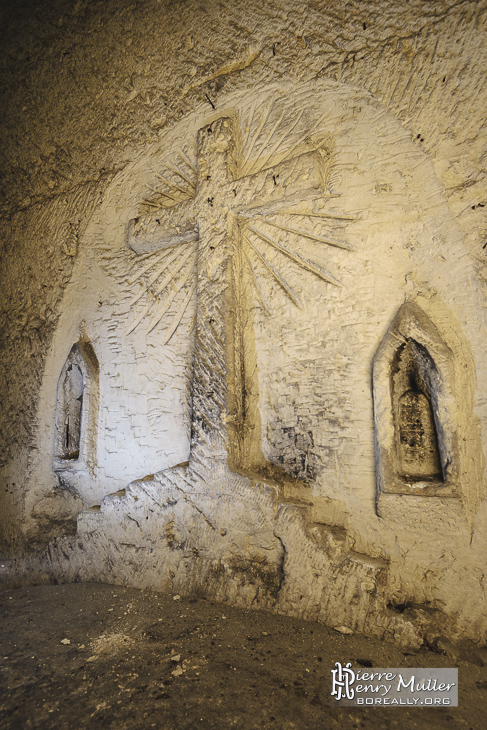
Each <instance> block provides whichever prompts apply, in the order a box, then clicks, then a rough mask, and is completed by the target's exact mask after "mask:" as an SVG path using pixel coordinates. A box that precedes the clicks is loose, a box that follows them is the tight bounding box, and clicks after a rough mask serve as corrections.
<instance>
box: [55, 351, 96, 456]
mask: <svg viewBox="0 0 487 730" xmlns="http://www.w3.org/2000/svg"><path fill="white" fill-rule="evenodd" d="M98 371H99V368H98V360H97V357H96V355H95V351H94V350H93V347H92V345H91V343H90V342H88V341H87V340H80V341H79V342H77V343H76V344H74V345H73V347H72V348H71V350H70V352H69V355H68V357H67V358H66V362H65V363H64V367H63V369H62V371H61V375H60V377H59V381H58V388H57V399H56V437H55V444H54V464H55V469H56V471H60V470H62V471H65V470H69V469H80V468H86V467H87V466H89V465H92V464H93V462H94V458H95V450H96V449H95V447H96V431H97V421H98Z"/></svg>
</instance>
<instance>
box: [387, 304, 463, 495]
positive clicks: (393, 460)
mask: <svg viewBox="0 0 487 730" xmlns="http://www.w3.org/2000/svg"><path fill="white" fill-rule="evenodd" d="M455 360H456V357H455V353H454V351H453V350H452V349H451V348H450V347H449V346H448V345H447V343H446V342H445V341H444V339H443V338H442V336H441V335H440V333H439V330H438V329H437V327H436V326H435V325H434V324H433V323H432V321H431V320H430V319H429V317H427V316H426V315H425V313H424V312H423V311H422V310H421V309H420V308H419V307H418V306H417V305H415V304H412V303H411V302H408V303H406V304H404V305H403V306H402V307H401V308H400V310H399V311H398V313H397V314H396V316H395V318H394V320H393V322H392V324H391V326H390V327H389V330H388V332H387V334H386V336H385V337H384V339H383V341H382V343H381V345H380V347H379V349H378V351H377V353H376V356H375V359H374V366H373V389H374V418H375V437H376V471H377V491H378V495H380V494H381V493H382V492H386V493H387V492H388V493H395V494H415V495H422V496H447V497H453V496H460V494H459V489H458V487H459V483H458V477H459V460H460V457H459V450H458V433H457V431H458V428H459V426H458V424H457V423H456V422H455V414H456V413H457V411H458V409H457V399H458V392H457V391H458V383H457V382H456V381H457V378H456V376H455V373H456V370H458V368H457V367H456V362H455Z"/></svg>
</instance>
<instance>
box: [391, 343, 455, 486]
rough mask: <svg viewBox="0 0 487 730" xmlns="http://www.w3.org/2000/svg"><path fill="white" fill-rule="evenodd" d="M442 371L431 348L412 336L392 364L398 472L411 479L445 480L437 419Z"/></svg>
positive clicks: (404, 477) (396, 354)
mask: <svg viewBox="0 0 487 730" xmlns="http://www.w3.org/2000/svg"><path fill="white" fill-rule="evenodd" d="M437 377H438V374H437V370H436V366H435V363H434V361H433V359H432V358H431V356H430V355H429V353H428V351H427V349H426V348H425V347H424V346H423V345H420V344H419V343H418V342H416V341H415V340H413V339H411V338H408V339H407V340H406V341H405V342H404V344H402V345H401V346H400V347H399V348H398V349H397V351H396V353H395V356H394V359H393V362H392V368H391V394H392V406H393V417H394V432H395V441H396V454H397V462H396V464H397V470H398V476H399V477H400V478H401V479H404V480H405V481H408V482H419V481H439V482H443V481H444V473H443V467H442V462H441V450H440V443H439V437H438V433H439V430H440V429H439V428H438V424H437V422H436V419H435V410H436V409H435V405H436V403H435V401H436V388H435V382H436V380H437Z"/></svg>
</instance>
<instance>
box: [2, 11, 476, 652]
mask: <svg viewBox="0 0 487 730" xmlns="http://www.w3.org/2000/svg"><path fill="white" fill-rule="evenodd" d="M46 13H47V15H46V17H45V18H41V17H40V16H39V15H38V11H37V10H35V11H34V12H33V13H32V14H31V15H30V16H29V17H26V18H24V19H23V22H24V24H25V25H24V26H23V27H22V28H21V26H20V18H16V17H14V16H13V15H12V16H10V15H9V14H8V13H7V14H6V22H7V23H8V26H9V27H10V29H11V40H10V47H9V48H10V51H9V52H10V56H9V55H6V56H4V60H3V64H4V67H5V68H6V70H7V72H8V73H7V76H6V83H5V91H4V93H5V95H6V98H7V100H8V101H9V105H8V109H9V111H8V113H7V114H6V116H5V119H4V122H3V124H4V131H5V136H9V139H10V142H9V144H8V145H7V146H6V164H5V173H6V175H5V179H6V183H7V184H6V187H5V193H4V199H3V200H4V202H3V205H4V210H5V215H4V217H3V219H2V221H1V224H0V225H1V227H2V232H3V233H4V234H5V235H4V239H5V243H4V245H3V248H2V259H3V261H2V268H3V281H4V284H3V286H2V297H3V301H2V310H1V311H2V329H3V332H4V336H3V354H2V364H3V368H4V375H3V381H2V398H3V402H4V405H6V406H7V408H5V410H4V414H3V415H2V422H1V426H2V431H3V433H4V440H5V445H4V450H3V454H2V457H3V466H2V482H3V484H4V488H2V492H1V499H2V503H1V505H2V506H1V512H2V516H1V524H2V530H3V533H2V535H3V536H2V540H3V544H4V547H5V550H9V551H10V552H11V554H12V556H13V563H12V570H11V575H10V577H9V578H8V580H10V581H14V582H22V581H29V580H32V579H33V578H35V579H39V577H40V576H47V577H48V578H50V579H56V580H74V579H86V580H94V579H96V580H106V581H110V582H116V583H123V584H130V585H135V586H139V587H150V588H153V589H156V590H164V591H167V590H174V591H177V592H180V593H182V594H183V593H187V594H190V593H199V594H204V595H206V596H212V597H215V598H216V599H218V600H223V601H228V602H232V603H235V604H238V605H242V606H249V605H254V606H261V607H265V608H270V609H271V610H274V611H279V612H285V613H289V614H292V615H298V616H302V617H308V618H318V619H320V620H323V621H325V622H327V623H328V624H331V625H333V626H340V627H345V628H346V629H350V630H353V631H362V632H365V633H370V634H374V635H378V636H383V635H387V636H394V637H395V638H396V639H397V640H399V641H400V642H402V643H404V644H407V645H419V644H420V643H421V642H422V641H423V640H424V639H425V638H426V639H427V640H428V641H429V642H430V643H431V642H434V641H435V639H437V638H438V637H439V636H449V637H453V638H455V637H457V638H458V637H462V636H464V637H468V638H472V639H474V640H477V641H484V640H485V631H486V629H487V606H486V602H485V596H484V585H483V580H484V565H485V558H486V547H485V546H486V542H487V518H486V509H487V508H486V505H487V501H486V478H485V461H484V450H485V447H484V444H485V428H486V426H487V424H486V423H485V420H486V417H487V412H486V405H485V403H486V401H485V394H486V393H487V369H486V367H485V362H487V352H486V349H487V337H486V332H485V322H484V311H485V301H484V299H485V278H484V273H483V272H484V269H485V261H484V258H485V252H484V248H483V246H484V243H485V241H484V237H485V229H486V226H487V220H486V212H485V211H486V210H487V207H484V205H485V204H487V201H486V197H487V193H486V190H485V186H486V183H485V174H484V166H485V164H484V163H485V160H484V157H483V156H484V154H485V142H486V139H485V131H484V130H483V128H482V127H483V123H484V118H483V113H484V112H483V110H484V109H485V102H486V99H485V94H486V91H485V74H484V69H485V62H486V59H485V55H486V53H487V51H486V50H485V42H484V41H485V19H484V15H485V7H484V4H483V3H462V4H455V3H447V2H433V3H429V4H428V7H427V8H425V7H424V4H422V3H419V2H410V3H408V4H404V3H399V2H398V3H385V2H383V3H380V2H373V3H368V4H367V17H362V15H363V14H364V13H363V6H360V5H359V4H357V5H353V4H347V5H346V6H343V5H342V4H340V3H328V4H327V6H326V10H324V9H323V6H322V4H320V3H314V2H307V3H300V4H294V3H291V2H287V1H284V0H280V1H279V2H278V3H273V4H272V7H267V6H265V7H264V6H259V5H258V4H257V3H253V2H250V3H247V4H246V8H245V10H244V9H242V8H239V9H236V8H234V7H233V6H230V5H228V6H225V5H223V6H222V5H220V4H217V3H210V4H208V5H207V6H205V10H203V9H202V8H201V7H200V6H199V5H197V4H196V3H195V4H193V3H191V2H188V3H185V4H184V5H183V6H181V5H180V4H174V5H171V4H168V3H158V2H153V3H152V2H147V3H145V4H142V5H138V6H134V7H132V6H129V5H128V4H127V6H124V7H123V8H121V7H120V5H119V4H117V3H110V2H109V3H106V4H104V5H103V7H98V6H96V8H95V6H92V5H91V4H89V3H83V2H79V3H77V4H76V6H75V8H74V9H73V10H72V12H71V13H70V14H69V15H67V14H63V11H62V8H61V5H59V6H58V5H57V4H56V3H54V4H51V5H50V6H49V9H48V10H46ZM29 28H36V29H37V31H38V32H37V33H36V34H31V36H29ZM28 37H29V38H30V40H29V41H27V38H28ZM122 38H123V41H122ZM122 47H123V53H122ZM46 48H47V49H49V53H48V54H47V55H46V54H45V50H46ZM29 54H30V55H29ZM12 58H13V59H17V60H22V64H21V66H20V67H19V68H17V69H16V70H15V73H16V74H18V77H17V78H22V79H24V81H25V88H24V92H23V93H24V97H25V98H24V97H23V98H22V100H21V99H20V97H19V91H18V90H17V88H16V86H15V84H14V79H15V75H14V70H13V69H14V66H15V64H14V63H13V62H12ZM28 59H38V61H39V64H38V65H36V75H35V78H34V75H33V72H32V71H31V69H30V66H29V63H33V61H31V60H28ZM9 74H10V75H9ZM43 88H44V89H45V90H46V91H45V93H46V97H45V98H44V97H42V98H41V90H42V89H43ZM48 90H49V91H48ZM36 98H37V99H38V107H35V104H36ZM39 105H40V106H39ZM23 106H25V109H24V110H23V112H21V109H23ZM34 108H36V114H35V116H34V111H33V110H34ZM40 111H44V112H45V113H44V115H43V114H42V113H39V112H40ZM21 113H23V114H25V117H24V118H22V117H21V116H20V115H21ZM19 119H23V121H21V122H20V123H19V121H18V120H19ZM14 127H15V129H14ZM17 127H18V128H17ZM53 131H54V133H53ZM22 133H23V147H22V149H20V147H19V144H18V140H19V139H20V137H19V135H21V134H22ZM34 142H35V144H34ZM39 149H40V150H41V152H40V153H39V151H38V150H39ZM401 338H403V339H401ZM408 338H409V339H410V340H411V339H412V340H413V341H414V342H417V343H419V345H420V346H422V347H425V348H426V349H427V351H428V353H429V356H430V357H431V359H432V361H433V363H434V368H430V370H431V373H432V374H431V376H428V378H427V380H428V383H427V384H426V385H424V389H425V391H427V393H426V395H425V396H424V397H425V398H426V399H427V400H428V399H429V402H430V404H431V406H430V407H431V413H432V414H433V417H434V418H435V420H436V430H437V439H438V457H437V458H438V459H439V460H440V465H441V475H439V474H438V473H436V472H435V475H432V476H431V479H430V478H429V476H428V472H427V470H426V471H425V473H426V474H427V478H426V480H425V481H420V480H419V479H416V480H411V481H409V482H407V480H405V479H404V478H403V476H404V475H403V474H402V472H401V469H400V465H399V461H400V459H399V456H398V452H397V449H396V448H395V447H394V444H395V443H396V441H395V439H396V437H395V431H394V428H395V426H394V423H395V422H397V418H396V421H395V420H394V416H393V413H392V409H393V408H394V407H395V406H394V403H393V401H394V399H393V398H392V397H391V389H390V382H391V377H392V376H391V368H392V367H393V362H394V353H395V352H396V349H397V347H399V346H400V345H401V343H402V342H403V341H404V340H407V339H408ZM396 340H397V347H396V345H395V342H396ZM76 342H88V343H89V344H90V347H92V348H93V351H94V352H95V354H96V358H97V360H98V366H99V373H98V384H97V393H99V396H97V399H96V400H97V403H96V404H94V403H93V404H91V405H90V408H92V407H95V405H96V407H97V409H98V413H97V423H96V426H97V429H96V439H95V438H91V441H90V434H89V433H88V431H89V424H90V423H92V420H91V418H92V413H91V414H90V419H87V418H86V419H85V426H84V431H83V425H82V428H81V439H82V440H83V439H84V441H83V443H82V446H83V448H85V452H86V454H87V456H86V460H85V462H83V463H81V462H80V463H77V464H74V463H70V462H69V461H68V460H67V461H65V464H60V460H61V459H60V457H62V454H61V453H59V446H58V441H59V427H60V426H59V424H60V423H61V421H60V418H61V416H60V412H59V408H60V406H59V392H58V391H59V386H58V380H59V377H60V374H61V372H62V370H63V367H64V364H65V362H66V358H67V357H68V355H69V352H70V350H71V348H72V346H73V345H74V344H75V343H76ZM422 387H423V386H422ZM428 389H429V390H428ZM61 415H62V414H61ZM56 419H57V423H58V427H57V428H58V430H56ZM416 428H417V430H418V429H420V428H421V424H419V426H417V427H416ZM86 439H88V440H87V441H86ZM396 440H397V439H396ZM88 443H89V448H88V446H87V445H86V444H88ZM88 451H89V453H88ZM85 452H83V453H85ZM419 473H422V472H421V470H419ZM428 479H429V481H428ZM406 482H407V483H406ZM48 541H51V542H50V544H49V545H48V547H47V549H45V550H44V547H43V546H44V545H45V544H46V543H47V542H48ZM31 548H36V549H37V552H32V550H31Z"/></svg>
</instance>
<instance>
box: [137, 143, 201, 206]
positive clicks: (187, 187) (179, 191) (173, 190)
mask: <svg viewBox="0 0 487 730" xmlns="http://www.w3.org/2000/svg"><path fill="white" fill-rule="evenodd" d="M191 158H193V159H196V148H190V149H186V150H180V151H179V152H178V153H177V154H176V155H174V157H173V158H171V159H170V160H169V161H166V162H165V168H166V169H165V170H164V175H161V174H160V172H159V171H154V176H155V178H156V179H157V183H158V184H157V187H156V188H154V187H150V188H149V190H150V192H151V193H153V195H152V196H151V197H150V199H149V200H145V201H144V202H143V203H142V205H141V208H140V214H143V213H150V212H152V211H154V210H157V209H160V208H170V207H171V206H173V205H176V204H177V203H180V202H181V201H183V200H187V199H188V198H191V197H193V195H194V194H195V192H196V174H197V172H196V166H195V164H194V162H192V161H191Z"/></svg>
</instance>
